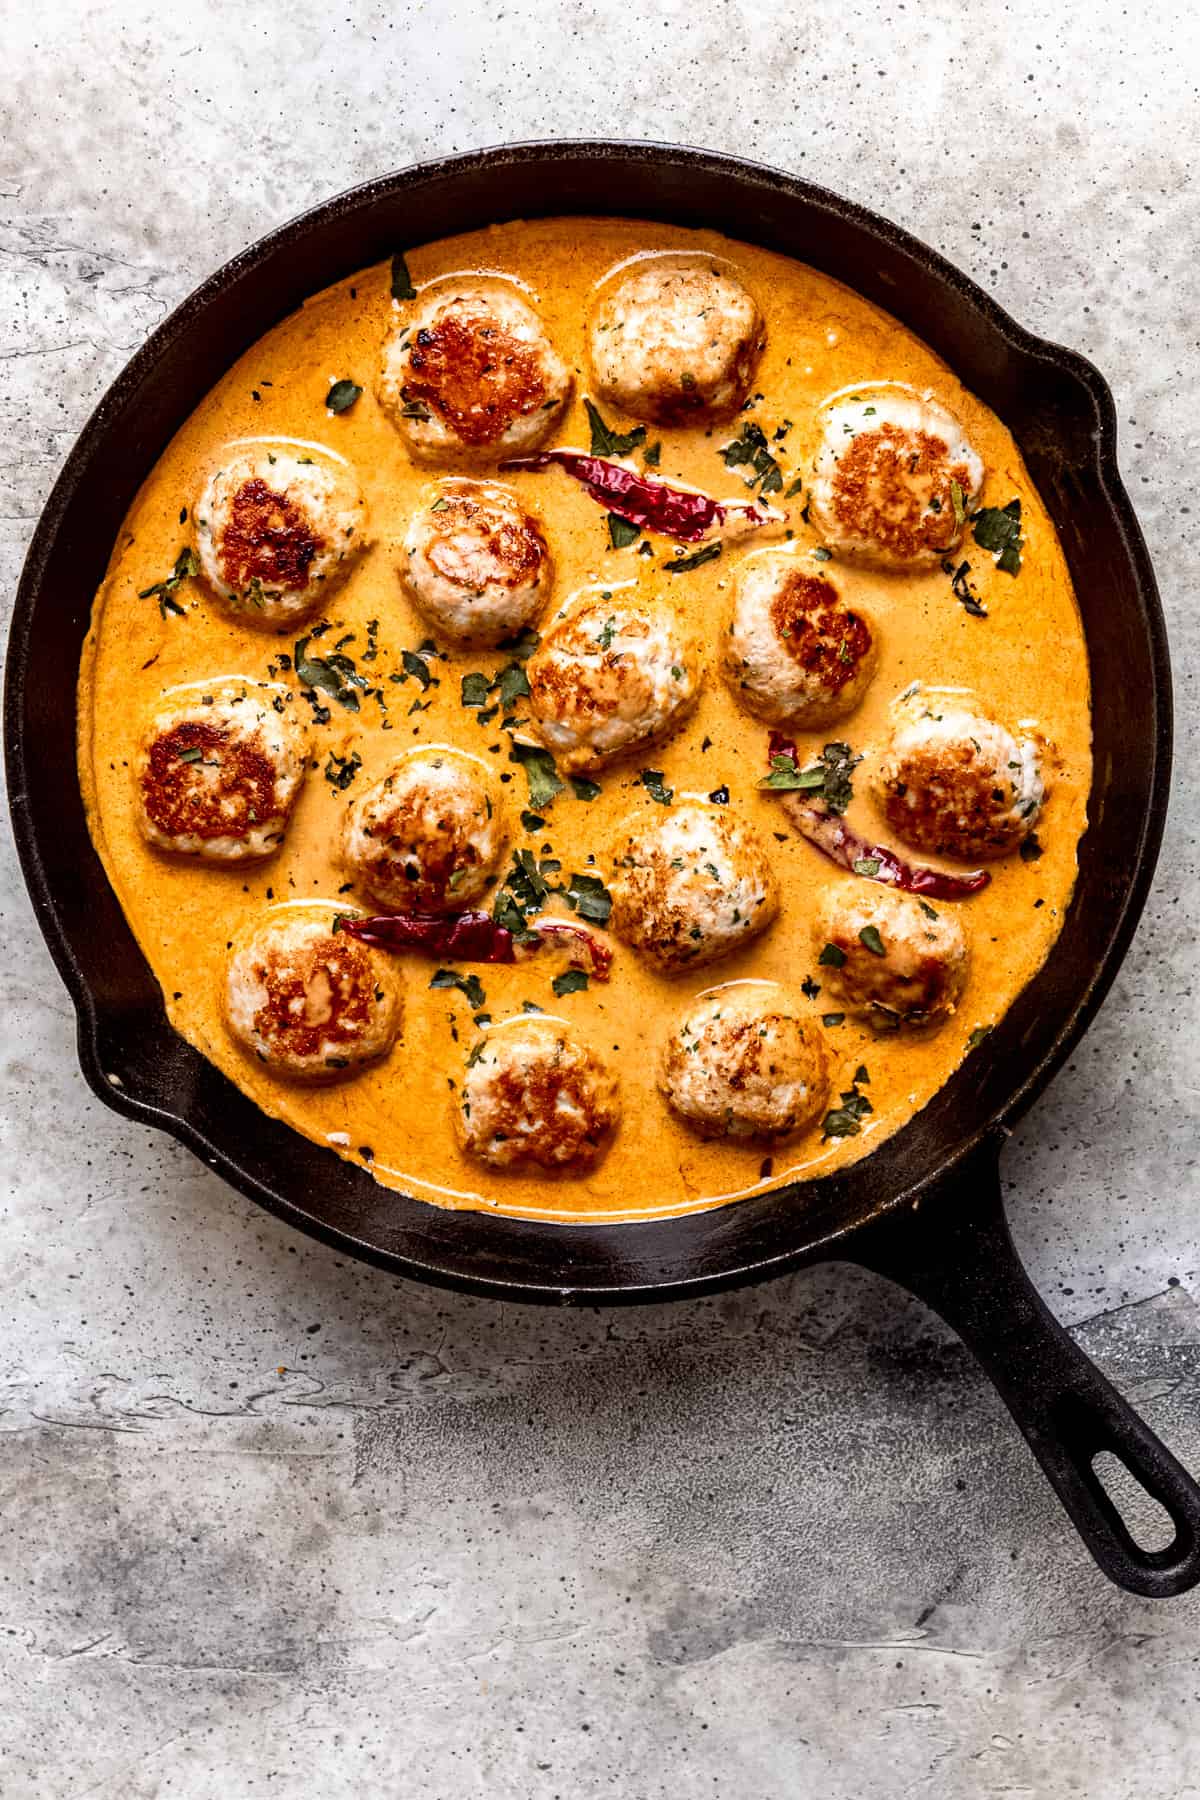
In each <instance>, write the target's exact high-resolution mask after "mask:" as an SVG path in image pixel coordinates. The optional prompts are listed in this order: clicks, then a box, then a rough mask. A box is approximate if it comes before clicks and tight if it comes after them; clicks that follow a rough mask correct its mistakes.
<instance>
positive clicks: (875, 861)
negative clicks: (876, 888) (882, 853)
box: [854, 856, 880, 878]
mask: <svg viewBox="0 0 1200 1800" xmlns="http://www.w3.org/2000/svg"><path fill="white" fill-rule="evenodd" d="M879 868H880V863H879V858H878V857H877V856H860V857H859V858H858V859H857V861H856V862H855V864H854V873H855V874H856V875H866V876H867V877H868V878H870V877H871V876H873V875H878V873H879Z"/></svg>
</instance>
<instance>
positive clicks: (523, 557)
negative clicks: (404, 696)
mask: <svg viewBox="0 0 1200 1800" xmlns="http://www.w3.org/2000/svg"><path fill="white" fill-rule="evenodd" d="M400 575H401V579H402V580H403V582H404V585H405V587H406V588H407V589H408V591H409V593H410V594H411V595H412V598H413V601H414V602H415V604H416V605H417V606H418V607H419V608H420V610H421V612H422V613H423V614H424V615H425V617H426V618H427V619H428V620H429V622H430V624H431V625H433V626H434V627H436V629H437V630H438V631H439V632H440V633H441V635H442V636H443V637H447V638H450V639H451V640H452V641H453V642H454V643H456V644H463V645H471V644H474V645H484V644H498V643H499V642H500V641H501V639H502V638H506V637H513V636H515V635H516V633H517V632H519V631H521V630H523V629H524V627H525V626H526V625H528V624H530V623H531V622H532V621H533V620H534V619H535V618H536V617H537V615H538V613H539V612H540V611H541V609H542V606H543V605H544V604H545V601H546V598H547V596H548V594H549V592H550V588H551V585H552V582H553V579H554V570H553V564H552V562H551V557H550V551H549V549H548V548H547V545H546V539H545V536H544V534H543V532H542V527H541V523H540V521H539V520H538V519H535V518H534V516H533V514H532V513H529V512H526V510H525V508H524V507H523V506H522V505H521V502H520V501H519V500H518V499H517V496H516V495H515V494H514V493H513V492H512V490H511V488H506V487H502V486H501V485H500V483H499V482H496V481H472V480H470V479H468V478H467V477H465V476H453V477H450V478H449V479H448V480H445V481H439V483H438V484H437V487H436V489H434V491H433V492H432V493H431V494H430V495H429V497H428V499H427V500H426V501H425V502H424V503H423V504H422V505H421V506H420V507H419V508H418V509H417V511H416V512H415V513H414V514H413V516H412V518H411V520H410V521H409V527H408V533H407V536H406V537H405V540H404V556H403V560H402V561H401V564H400Z"/></svg>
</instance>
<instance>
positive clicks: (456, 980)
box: [429, 969, 487, 1012]
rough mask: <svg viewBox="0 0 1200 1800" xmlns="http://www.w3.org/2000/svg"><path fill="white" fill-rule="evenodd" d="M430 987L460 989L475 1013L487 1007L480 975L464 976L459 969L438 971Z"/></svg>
mask: <svg viewBox="0 0 1200 1800" xmlns="http://www.w3.org/2000/svg"><path fill="white" fill-rule="evenodd" d="M429 985H430V987H431V988H458V989H459V990H460V992H461V993H463V994H465V996H466V1000H467V1005H468V1006H469V1007H471V1008H472V1010H473V1011H476V1012H477V1011H478V1010H479V1008H480V1007H481V1006H486V1005H487V995H486V994H485V993H484V991H483V983H482V982H481V981H480V979H479V977H478V975H463V974H461V973H460V972H459V970H457V969H437V970H435V971H434V976H433V980H432V981H431V982H430V983H429Z"/></svg>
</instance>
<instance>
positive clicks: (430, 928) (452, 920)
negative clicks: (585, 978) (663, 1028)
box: [335, 912, 612, 981]
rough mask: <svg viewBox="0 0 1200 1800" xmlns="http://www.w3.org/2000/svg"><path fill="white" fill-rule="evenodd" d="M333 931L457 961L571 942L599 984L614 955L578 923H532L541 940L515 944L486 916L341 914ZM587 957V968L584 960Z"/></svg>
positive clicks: (504, 957)
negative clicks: (552, 943)
mask: <svg viewBox="0 0 1200 1800" xmlns="http://www.w3.org/2000/svg"><path fill="white" fill-rule="evenodd" d="M335 930H338V931H344V932H345V933H346V934H347V936H349V937H355V938H359V939H361V941H362V942H363V943H364V944H372V945H374V947H375V948H376V949H377V950H412V951H418V952H421V953H422V954H424V955H426V956H436V957H445V958H447V959H448V960H451V961H457V962H478V963H512V962H516V961H518V959H520V958H524V957H525V956H532V955H533V954H534V953H535V951H537V950H540V949H541V948H542V944H543V943H545V942H552V941H553V940H554V939H556V938H563V939H570V940H571V941H570V943H569V944H567V946H566V947H567V948H568V949H569V950H570V954H571V961H572V963H574V964H576V966H578V967H581V968H582V967H584V966H588V967H590V970H591V973H592V974H593V975H594V976H595V977H596V980H597V981H607V980H608V975H609V970H610V968H611V967H612V951H611V950H610V949H609V948H608V947H607V945H605V944H602V943H600V942H599V941H598V939H596V938H594V937H593V936H592V934H591V932H590V931H585V930H584V929H583V927H582V926H581V925H568V924H565V923H559V922H558V921H557V920H550V919H531V920H530V921H529V925H528V931H529V932H530V933H532V934H534V935H536V936H537V937H538V938H539V939H540V940H542V942H539V943H536V944H535V943H530V942H528V941H527V939H525V938H522V939H521V940H519V941H518V939H517V938H516V937H514V935H513V933H512V932H511V931H509V929H508V927H507V926H506V925H498V924H497V923H496V921H495V919H493V918H492V917H491V915H490V914H489V913H485V912H462V913H378V914H376V915H375V916H373V917H371V918H368V919H360V918H354V917H352V916H350V915H348V914H346V913H342V914H339V916H338V919H337V921H336V924H335ZM585 958H586V964H585V962H584V960H583V959H585Z"/></svg>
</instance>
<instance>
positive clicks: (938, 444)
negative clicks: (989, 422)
mask: <svg viewBox="0 0 1200 1800" xmlns="http://www.w3.org/2000/svg"><path fill="white" fill-rule="evenodd" d="M819 417H820V423H821V427H822V435H821V442H820V446H819V448H818V450H817V456H816V461H815V463H814V470H815V474H814V478H813V483H812V489H811V492H810V495H809V500H810V509H811V510H810V518H811V521H812V523H813V524H814V525H815V526H816V528H817V530H818V531H820V532H821V533H823V535H824V538H825V542H826V543H827V544H828V545H829V546H830V547H831V548H832V549H834V550H836V551H837V552H838V553H839V555H841V556H844V557H846V558H847V560H849V561H857V562H863V563H871V564H874V565H875V566H876V567H878V568H881V569H928V568H933V567H935V566H936V565H937V564H938V563H939V562H940V561H941V560H942V558H943V557H944V556H947V555H952V554H953V552H954V551H955V550H956V549H957V547H958V544H959V542H960V540H961V538H962V534H963V530H964V527H965V525H966V518H967V514H968V513H969V512H970V510H971V508H972V507H973V506H974V505H975V503H976V501H977V500H978V498H979V490H980V488H981V487H982V485H983V464H982V462H981V461H980V459H979V457H978V455H977V454H976V452H975V451H974V450H973V449H972V447H971V445H970V444H969V443H968V442H967V439H966V437H965V436H964V434H963V428H962V426H961V425H960V424H959V422H958V420H957V419H956V418H955V417H954V415H953V413H951V412H950V411H948V409H947V408H946V407H944V406H943V405H942V404H941V403H940V401H938V400H936V399H935V398H934V396H933V395H932V394H929V393H925V394H922V393H918V392H917V390H916V389H915V388H910V387H905V386H904V385H903V384H902V383H900V382H881V383H879V384H878V385H875V386H871V387H863V388H856V389H855V390H854V392H853V393H850V394H835V395H834V396H833V398H832V399H830V400H827V401H826V402H825V405H824V406H823V407H822V408H821V412H820V415H819Z"/></svg>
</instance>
